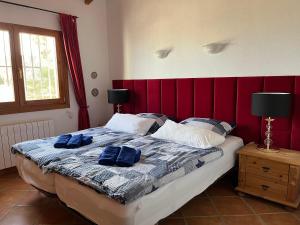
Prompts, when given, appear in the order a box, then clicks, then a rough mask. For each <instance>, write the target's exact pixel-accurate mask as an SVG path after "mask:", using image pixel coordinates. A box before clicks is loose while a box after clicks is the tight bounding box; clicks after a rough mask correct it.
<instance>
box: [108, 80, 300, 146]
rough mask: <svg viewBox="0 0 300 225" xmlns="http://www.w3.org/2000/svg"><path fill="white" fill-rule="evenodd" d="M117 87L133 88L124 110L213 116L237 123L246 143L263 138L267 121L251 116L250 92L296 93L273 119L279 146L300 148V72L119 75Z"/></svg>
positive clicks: (180, 117) (175, 116) (176, 117)
mask: <svg viewBox="0 0 300 225" xmlns="http://www.w3.org/2000/svg"><path fill="white" fill-rule="evenodd" d="M113 87H114V88H127V89H129V90H130V101H129V103H128V104H125V105H124V106H123V109H122V110H123V112H127V113H141V112H153V113H163V114H166V115H168V116H170V117H172V118H174V119H175V120H177V121H181V120H183V119H186V118H188V117H210V118H215V119H220V120H224V121H228V122H235V123H236V124H237V129H236V131H235V135H237V136H240V137H242V138H243V139H244V141H245V143H248V142H250V141H255V142H258V143H260V142H261V140H263V139H264V132H265V125H266V124H265V121H264V120H263V119H262V118H259V117H256V116H252V115H251V94H252V93H253V92H260V91H280V92H291V93H293V94H294V95H293V109H292V111H293V113H292V114H291V116H290V117H289V118H278V119H276V120H275V122H274V123H273V140H274V142H275V144H276V145H277V146H280V147H285V148H291V149H295V150H299V151H300V77H298V76H276V77H226V78H184V79H156V80H114V81H113Z"/></svg>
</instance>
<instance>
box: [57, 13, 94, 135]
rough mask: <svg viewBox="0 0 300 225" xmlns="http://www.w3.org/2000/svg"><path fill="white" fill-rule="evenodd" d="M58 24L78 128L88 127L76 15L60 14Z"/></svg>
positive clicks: (88, 119)
mask: <svg viewBox="0 0 300 225" xmlns="http://www.w3.org/2000/svg"><path fill="white" fill-rule="evenodd" d="M60 24H61V29H62V34H63V41H64V47H65V52H66V56H67V61H68V65H69V70H70V74H71V78H72V81H73V86H74V92H75V97H76V101H77V104H78V106H79V113H78V129H79V130H83V129H87V128H89V127H90V118H89V112H88V110H87V108H88V106H87V102H86V95H85V88H84V80H83V71H82V66H81V59H80V51H79V44H78V35H77V23H76V17H75V16H70V15H65V14H60Z"/></svg>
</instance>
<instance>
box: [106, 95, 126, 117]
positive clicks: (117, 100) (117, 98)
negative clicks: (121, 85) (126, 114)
mask: <svg viewBox="0 0 300 225" xmlns="http://www.w3.org/2000/svg"><path fill="white" fill-rule="evenodd" d="M107 99H108V103H110V104H116V105H117V112H118V113H120V112H121V106H122V105H121V104H124V103H126V102H128V100H129V91H128V89H110V90H107Z"/></svg>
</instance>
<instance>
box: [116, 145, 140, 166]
mask: <svg viewBox="0 0 300 225" xmlns="http://www.w3.org/2000/svg"><path fill="white" fill-rule="evenodd" d="M140 157H141V151H140V150H135V149H134V148H130V147H127V146H123V147H122V149H121V151H120V154H119V156H118V158H117V161H116V164H117V165H118V166H121V167H129V166H133V164H134V163H136V162H138V161H139V160H140Z"/></svg>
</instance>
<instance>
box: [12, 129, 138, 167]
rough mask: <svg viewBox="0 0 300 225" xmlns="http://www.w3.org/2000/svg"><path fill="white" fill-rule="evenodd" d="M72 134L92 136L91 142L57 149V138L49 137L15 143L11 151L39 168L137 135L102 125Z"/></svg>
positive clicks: (125, 140) (123, 141)
mask: <svg viewBox="0 0 300 225" xmlns="http://www.w3.org/2000/svg"><path fill="white" fill-rule="evenodd" d="M72 134H73V135H75V134H84V135H90V136H93V143H92V144H90V145H87V146H83V147H81V148H77V149H63V148H60V149H58V148H54V147H53V145H54V143H55V141H56V140H57V138H56V137H51V138H44V139H38V140H33V141H26V142H22V143H19V144H16V145H14V146H12V153H14V154H16V153H20V154H22V155H24V156H25V157H26V158H28V159H30V160H32V161H34V162H35V163H36V164H37V165H38V166H39V167H40V168H43V167H44V166H46V165H48V164H49V163H50V162H53V161H59V160H62V159H64V158H67V157H70V156H72V155H76V154H81V153H82V152H87V151H89V150H93V149H95V148H99V147H100V146H107V145H111V144H113V143H115V144H118V145H122V143H125V142H127V141H130V140H132V139H134V138H138V137H139V136H137V135H133V134H128V133H123V132H116V131H112V130H109V129H106V128H103V127H98V128H90V129H87V130H83V131H80V132H74V133H72Z"/></svg>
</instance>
